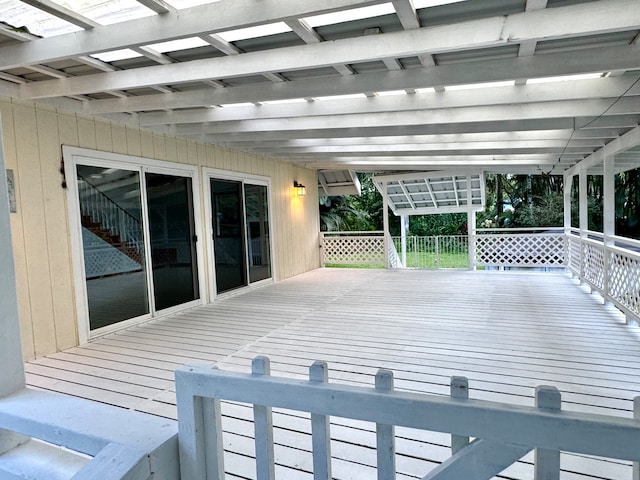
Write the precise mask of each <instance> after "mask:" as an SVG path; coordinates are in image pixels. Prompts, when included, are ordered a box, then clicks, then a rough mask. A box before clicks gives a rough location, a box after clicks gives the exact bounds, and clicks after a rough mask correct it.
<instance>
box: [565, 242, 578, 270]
mask: <svg viewBox="0 0 640 480" xmlns="http://www.w3.org/2000/svg"><path fill="white" fill-rule="evenodd" d="M580 251H581V247H580V237H576V236H574V235H569V236H568V237H567V253H568V259H567V260H568V266H569V268H570V269H571V271H572V272H574V273H576V274H580V267H581V254H580Z"/></svg>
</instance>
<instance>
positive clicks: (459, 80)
mask: <svg viewBox="0 0 640 480" xmlns="http://www.w3.org/2000/svg"><path fill="white" fill-rule="evenodd" d="M0 19H1V20H2V22H3V23H2V24H0V94H1V95H4V96H5V97H8V98H9V99H10V101H11V102H15V103H20V102H21V101H28V102H37V103H38V104H39V105H42V106H43V108H47V107H48V106H54V107H56V108H62V109H65V110H66V111H71V112H75V113H77V114H78V118H79V119H82V118H85V119H86V118H87V117H98V118H104V119H107V120H111V121H113V122H115V123H117V124H119V125H127V126H131V127H135V128H142V129H148V130H150V131H152V132H160V133H166V134H170V135H172V136H177V137H184V138H188V139H195V140H198V141H200V142H204V143H207V144H216V145H221V146H223V147H227V148H229V149H233V150H241V151H246V152H251V153H252V154H256V155H257V156H264V157H272V158H277V159H281V160H285V161H287V162H291V163H293V164H295V165H300V166H304V167H307V168H311V169H315V170H317V171H318V189H319V194H321V195H332V194H340V195H342V194H347V193H356V192H357V191H358V186H357V181H356V178H357V177H356V176H355V172H357V171H370V172H376V174H377V175H378V178H382V179H383V180H382V183H383V184H384V186H383V192H384V195H385V197H387V199H389V200H390V201H392V202H393V205H394V208H396V211H397V213H400V214H402V212H401V210H403V209H406V211H412V212H417V211H421V210H419V209H420V208H424V209H427V210H428V209H429V208H433V209H436V207H439V208H444V209H446V208H462V207H464V208H466V209H467V210H468V211H469V212H472V211H473V209H474V208H476V206H479V205H480V204H481V203H482V202H481V199H482V185H481V183H482V182H481V179H482V175H483V174H485V173H510V174H516V173H522V174H541V173H542V174H545V175H563V176H564V185H565V227H566V233H567V234H568V235H569V236H573V237H572V239H571V240H572V242H574V243H575V242H576V241H580V242H582V243H581V244H580V246H575V245H574V244H573V243H570V246H569V248H570V249H571V248H573V250H572V251H577V250H579V251H581V252H587V254H588V255H590V256H591V257H592V258H594V259H595V260H596V263H597V262H601V263H602V265H603V266H604V267H603V269H600V270H598V271H597V272H595V271H594V272H592V271H591V270H588V269H586V267H584V266H582V267H580V265H578V267H576V268H578V270H580V269H582V270H581V273H582V274H583V276H584V277H585V278H586V279H587V280H588V281H589V282H590V283H591V284H593V285H596V286H597V285H599V282H601V283H603V285H604V287H603V288H604V289H605V290H606V291H609V290H608V289H609V287H610V286H611V285H613V284H614V283H615V282H616V281H617V282H618V284H620V283H623V284H624V285H625V287H624V288H627V287H628V285H631V283H629V280H627V279H623V280H620V279H619V278H618V279H612V278H610V276H609V275H608V273H607V262H608V261H609V260H606V259H608V258H610V257H609V256H608V255H609V253H608V252H609V251H611V252H613V253H612V255H613V256H612V257H611V258H613V259H614V260H615V261H617V262H621V263H622V262H627V261H628V260H626V259H624V258H622V257H616V256H615V255H616V251H615V248H616V242H617V240H616V239H615V238H614V237H615V203H614V199H615V196H614V189H615V183H614V177H615V175H616V174H617V173H620V172H624V171H627V170H630V169H635V168H637V167H639V166H640V126H638V124H639V123H640V101H639V100H640V45H639V43H640V3H639V2H638V1H637V0H597V1H596V0H592V1H589V0H586V1H585V0H463V1H460V0H457V1H456V0H453V1H451V0H392V1H389V0H325V1H322V2H318V1H313V0H305V1H301V0H259V1H258V0H220V1H214V2H210V3H207V2H206V0H203V1H198V0H195V1H189V0H182V1H181V0H137V1H135V0H130V1H127V0H108V1H103V2H94V1H90V0H78V1H71V0H69V1H68V2H66V3H65V6H63V5H62V4H61V3H56V2H54V1H51V0H23V1H20V0H7V1H5V2H2V3H1V4H0ZM79 123H81V121H79ZM79 128H82V127H79ZM56 146H57V145H56ZM0 166H2V168H0V214H2V216H0V222H1V224H0V249H1V250H2V255H0V270H1V271H2V272H3V274H2V275H0V287H2V288H0V322H1V325H0V326H1V327H2V332H3V334H2V335H0V342H1V343H0V359H2V362H1V363H2V365H3V366H4V369H5V371H6V372H8V373H7V375H6V376H5V377H6V378H5V377H3V381H2V383H1V384H0V396H5V395H10V394H12V392H15V391H16V390H19V389H20V388H21V387H23V386H24V371H23V366H22V361H23V360H22V356H21V352H20V348H19V343H20V342H19V328H18V322H17V305H16V293H15V281H14V278H13V273H12V272H13V266H12V262H11V238H10V221H9V217H8V215H7V214H5V213H6V211H7V210H8V208H7V207H8V205H7V204H6V203H7V202H6V195H5V190H4V185H5V184H6V182H5V178H4V166H3V165H2V162H0ZM588 175H603V179H604V182H603V184H604V212H603V213H604V227H603V232H600V233H601V236H602V244H603V245H604V247H603V248H608V249H610V250H606V252H605V253H606V255H605V253H602V252H603V251H604V250H603V249H599V248H600V247H597V246H595V245H592V244H590V243H589V242H591V241H592V238H591V237H592V232H589V231H588V210H587V189H586V184H587V183H586V182H587V176H588ZM575 176H577V177H578V184H579V186H580V189H579V192H580V206H581V208H580V228H579V229H576V230H572V229H571V228H570V227H571V218H570V213H571V209H570V193H571V191H570V188H571V184H572V181H573V180H572V179H573V177H575ZM462 178H464V180H463V181H462V180H461V179H462ZM438 179H440V181H441V182H444V184H446V185H443V184H442V183H441V184H439V185H436V183H437V182H436V180H438ZM412 182H413V183H412ZM417 184H419V185H420V187H417V190H416V191H414V190H413V189H414V187H415V186H416V185H417ZM422 187H424V191H421V189H422ZM441 187H442V192H447V193H442V192H440V193H439V190H438V189H439V188H441ZM389 188H391V189H392V190H391V191H389ZM425 192H426V194H425ZM453 204H455V206H454V205H453ZM427 210H424V211H427ZM470 224H471V222H470ZM572 245H574V246H573V247H572ZM611 249H614V250H611ZM5 252H9V255H4V253H5ZM620 258H622V259H620ZM569 261H570V262H571V261H573V260H571V259H570V260H569ZM577 262H578V264H580V262H581V260H580V259H578V260H577ZM603 270H604V272H605V273H604V275H602V273H601V272H602V271H603ZM7 272H8V273H7ZM590 275H592V276H590ZM633 281H635V277H633ZM625 282H627V283H625ZM633 295H635V296H634V299H633V302H635V303H634V305H635V306H634V308H635V307H637V305H638V304H640V299H639V298H638V295H637V293H635V294H633ZM629 308H631V307H629ZM36 396H37V395H36ZM36 403H37V402H36ZM52 405H54V404H52ZM79 405H80V403H77V404H76V403H73V404H72V405H67V406H66V408H68V409H70V410H73V409H76V408H79ZM18 407H19V405H18ZM18 410H20V409H19V408H17V407H16V411H18ZM49 411H53V412H57V410H56V409H55V408H53V407H51V408H49V409H45V413H46V412H49ZM4 413H5V414H6V412H4ZM37 413H42V412H40V411H38V412H37ZM58 413H59V412H58ZM11 415H13V413H11V412H10V415H9V417H10V418H13V417H11ZM16 415H18V414H16ZM36 415H37V414H36V413H34V416H36ZM107 416H108V415H107V413H105V410H104V409H102V407H100V408H98V407H91V408H90V409H89V410H88V411H87V412H86V415H85V417H82V416H78V417H77V418H75V419H72V420H71V421H70V424H68V423H67V424H65V429H66V430H65V429H62V430H56V432H57V431H63V432H66V433H68V432H69V431H71V430H74V429H75V430H74V431H77V430H80V431H82V432H83V433H81V434H78V435H79V436H78V435H76V437H73V435H71V434H70V435H71V437H73V438H76V440H77V439H78V438H79V439H80V440H77V441H84V439H85V437H83V436H82V435H85V436H86V437H90V434H88V433H87V432H86V431H85V430H82V428H83V427H84V424H83V422H84V421H85V420H86V419H87V418H102V417H107ZM5 418H6V415H5ZM119 418H120V417H119ZM67 420H68V418H66V417H65V418H62V414H60V417H56V421H60V422H61V424H62V423H64V422H65V421H67ZM138 421H139V419H134V418H133V417H132V418H129V417H127V416H125V417H122V418H120V422H121V423H122V424H123V425H125V426H126V427H127V429H128V430H127V429H125V430H123V431H119V432H113V431H112V430H110V431H109V432H108V434H107V433H105V438H103V439H101V441H103V443H105V442H106V443H105V445H106V447H104V449H102V450H101V449H99V448H97V446H96V449H95V453H96V457H97V458H98V459H99V460H100V459H102V457H100V455H104V456H105V458H106V460H105V459H102V461H104V462H105V463H107V464H108V461H109V460H108V459H109V458H113V457H118V458H124V460H125V461H127V462H129V463H130V465H128V466H129V467H131V465H133V466H134V467H135V466H137V465H140V464H145V462H147V463H148V458H147V454H148V452H149V451H150V450H152V449H154V448H155V449H162V448H169V449H171V448H173V449H174V450H175V442H176V439H175V435H174V433H175V432H169V433H170V434H166V433H165V434H164V436H163V435H158V436H157V437H156V438H154V439H152V440H149V443H148V444H146V445H145V447H146V448H147V450H146V451H142V452H141V451H135V452H133V453H131V449H129V448H127V442H131V441H133V440H132V439H134V437H128V436H127V432H128V431H133V433H131V435H134V433H135V431H138V432H140V431H142V430H143V428H142V427H141V428H140V429H138V428H137V425H142V426H144V425H143V424H144V421H142V420H140V423H138ZM34 422H35V420H34ZM51 423H52V424H53V423H55V422H51ZM34 424H35V423H34ZM29 425H32V424H31V423H30V424H29ZM155 426H157V425H155ZM49 427H51V425H49ZM54 427H55V428H58V426H57V425H54ZM0 433H1V434H2V435H3V437H2V442H0V448H1V450H0V454H2V453H4V452H5V451H7V450H10V449H12V448H14V447H15V446H16V445H20V444H21V442H23V440H24V438H23V437H22V436H21V435H14V434H9V433H7V432H6V431H4V430H3V431H2V432H0ZM90 433H91V434H92V433H93V432H90ZM71 437H70V438H71ZM91 438H93V437H91ZM147 440H148V439H147ZM101 445H102V444H101ZM167 445H169V446H168V447H167ZM114 449H115V450H114ZM118 449H119V450H118ZM124 451H127V452H129V453H131V456H126V457H123V456H122V453H123V452H124ZM134 454H135V455H137V456H135V455H134ZM109 455H111V457H109ZM166 461H167V462H169V461H170V459H167V460H166ZM145 465H146V464H145ZM147 466H148V465H147ZM131 468H133V467H131ZM168 468H169V467H168ZM173 468H174V470H175V469H176V467H175V465H174V466H173ZM125 474H126V473H125Z"/></svg>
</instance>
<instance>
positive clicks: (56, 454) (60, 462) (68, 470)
mask: <svg viewBox="0 0 640 480" xmlns="http://www.w3.org/2000/svg"><path fill="white" fill-rule="evenodd" d="M90 460H91V457H89V456H87V455H83V454H81V453H78V452H73V451H71V450H67V449H65V448H61V447H58V446H56V445H52V444H50V443H47V442H42V441H40V440H36V439H32V440H30V441H28V442H27V443H25V444H23V445H20V446H19V447H16V448H14V449H12V450H9V451H8V452H6V453H4V454H3V455H0V478H3V479H5V478H6V479H10V480H17V479H30V480H36V479H42V480H69V479H71V478H72V477H73V476H74V475H75V474H76V473H78V472H79V471H80V470H81V469H82V468H83V467H84V466H85V465H86V464H87V463H88V462H89V461H90Z"/></svg>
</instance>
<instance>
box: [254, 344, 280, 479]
mask: <svg viewBox="0 0 640 480" xmlns="http://www.w3.org/2000/svg"><path fill="white" fill-rule="evenodd" d="M251 373H253V374H254V375H271V364H270V362H269V359H268V358H267V357H263V356H258V357H256V358H254V359H253V361H252V362H251ZM253 423H254V432H255V442H256V474H257V480H275V478H276V473H275V465H274V463H275V462H274V455H273V415H272V412H271V407H267V406H263V405H254V406H253Z"/></svg>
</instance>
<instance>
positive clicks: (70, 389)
mask: <svg viewBox="0 0 640 480" xmlns="http://www.w3.org/2000/svg"><path fill="white" fill-rule="evenodd" d="M256 355H267V356H269V357H270V358H271V370H272V373H273V374H276V375H283V376H287V377H297V378H302V377H306V375H307V372H308V367H309V365H310V364H311V363H312V362H313V361H314V360H318V359H322V360H325V361H327V362H328V363H329V368H330V371H329V379H330V381H335V382H339V383H347V384H354V385H366V386H372V385H373V375H374V374H375V372H376V370H377V369H378V368H389V369H391V370H393V371H394V372H395V386H396V388H397V389H402V390H407V391H415V392H424V393H429V394H436V395H446V394H447V393H448V383H449V378H450V376H451V375H465V376H467V377H468V378H469V381H470V387H471V391H470V396H471V398H479V399H485V400H495V401H503V402H510V403H515V404H519V405H533V393H534V388H535V386H536V385H541V384H551V385H555V386H557V387H558V389H559V390H560V391H561V392H562V395H563V408H566V409H568V410H574V411H582V412H591V413H605V414H609V415H616V416H623V417H627V418H631V409H632V400H633V397H635V396H636V395H639V394H640V374H639V373H638V372H637V367H636V364H637V360H638V359H640V329H639V328H638V327H634V326H628V325H626V324H625V322H624V316H623V315H622V314H620V312H618V311H617V310H615V309H614V308H612V307H609V306H604V305H603V304H602V299H601V298H600V297H599V296H597V295H592V294H590V293H589V292H588V290H587V289H586V288H585V287H580V286H579V285H578V284H577V282H576V281H574V280H571V279H570V278H569V277H568V276H566V275H564V274H552V273H521V272H516V273H510V272H500V273H497V272H466V271H386V270H359V269H353V270H349V269H344V270H343V269H323V270H316V271H313V272H309V273H307V274H304V275H300V276H298V277H295V278H292V279H289V280H286V281H283V282H279V283H277V284H272V285H269V286H265V287H261V288H258V289H254V290H250V291H248V292H246V293H242V294H238V295H232V296H228V297H226V298H223V299H220V300H218V301H216V302H214V303H212V304H209V305H206V306H203V307H198V308H195V309H191V310H188V311H184V312H181V313H178V314H175V315H172V316H169V317H164V318H159V319H156V320H153V321H150V322H147V323H145V324H141V325H137V326H133V327H130V328H128V329H126V330H122V331H119V332H115V333H112V334H110V335H107V336H104V337H101V338H98V339H96V340H94V341H92V342H91V343H89V344H87V345H83V346H81V347H75V348H72V349H69V350H67V351H65V352H60V353H57V354H54V355H51V356H49V357H46V358H42V359H38V360H35V361H33V362H31V363H30V364H28V365H27V367H26V370H27V378H28V383H29V384H30V385H32V386H35V387H37V388H42V389H47V390H53V391H58V392H62V393H68V394H71V395H76V396H81V397H84V398H90V399H93V400H98V401H104V402H106V403H111V404H114V405H118V406H121V407H123V408H130V409H135V410H139V411H143V412H147V413H152V414H154V415H160V416H164V417H167V418H175V416H176V408H175V391H174V386H173V381H172V379H173V370H174V369H175V368H177V367H178V366H180V365H182V364H188V363H205V364H211V365H213V364H216V365H217V366H218V367H219V368H223V369H228V370H235V371H243V372H247V371H249V370H250V364H251V359H252V358H253V357H255V356H256ZM223 412H224V415H225V417H224V419H223V425H224V428H225V430H226V433H225V448H226V453H225V460H226V466H227V471H228V478H237V479H240V478H250V479H251V478H254V477H255V473H254V471H253V460H252V456H253V442H252V435H253V433H252V425H251V418H252V417H251V415H252V414H251V409H250V408H248V407H247V406H246V405H239V404H233V403H225V404H224V406H223ZM274 425H275V432H274V438H275V441H276V459H277V462H278V467H277V472H278V474H279V475H281V476H279V477H278V478H283V479H285V480H295V479H301V480H302V479H304V480H310V479H311V475H310V473H309V471H310V465H311V463H310V458H311V457H310V454H309V448H310V425H309V421H308V416H306V415H305V414H300V413H297V412H283V411H278V410H276V411H275V413H274ZM332 426H333V428H332V443H333V453H334V455H335V459H334V462H333V466H334V476H335V478H340V479H358V480H360V479H368V478H372V479H373V478H375V469H374V462H375V451H374V449H373V445H374V443H375V435H374V431H375V426H374V425H371V424H366V423H364V422H357V421H352V420H348V419H342V418H333V419H332ZM396 435H397V449H398V458H397V466H398V472H399V474H398V478H401V479H410V478H420V477H421V476H423V475H424V474H425V473H427V471H428V470H429V469H430V468H433V466H435V465H436V464H437V463H438V462H441V461H442V460H444V459H446V458H447V457H448V456H449V454H450V450H449V441H450V440H449V436H448V435H444V434H438V433H432V432H418V431H414V430H410V429H404V428H398V429H397V432H396ZM531 462H532V456H531V455H528V456H526V457H524V458H523V459H522V460H521V461H520V462H517V463H516V464H514V465H512V466H511V467H509V468H508V469H507V470H505V471H504V472H503V473H502V474H501V475H500V478H509V479H522V480H525V479H531V478H532V475H533V467H532V464H531ZM562 468H563V472H562V476H561V478H562V480H587V479H591V480H593V479H612V480H613V479H620V478H631V467H630V465H629V464H628V463H627V462H620V461H610V460H609V461H607V460H602V459H593V458H587V457H584V456H580V455H570V454H563V455H562Z"/></svg>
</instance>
